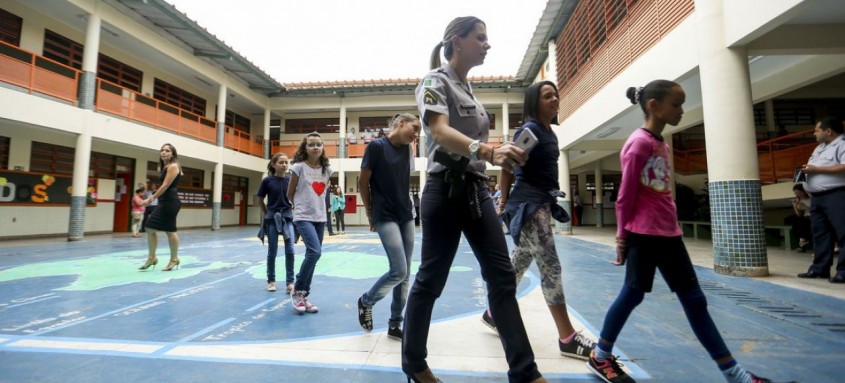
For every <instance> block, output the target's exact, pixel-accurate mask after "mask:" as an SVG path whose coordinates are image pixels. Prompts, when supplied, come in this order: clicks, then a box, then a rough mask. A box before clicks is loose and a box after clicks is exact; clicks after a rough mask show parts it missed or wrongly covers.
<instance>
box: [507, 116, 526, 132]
mask: <svg viewBox="0 0 845 383" xmlns="http://www.w3.org/2000/svg"><path fill="white" fill-rule="evenodd" d="M522 122H523V121H522V113H511V114H508V129H519V128H521V127H522Z"/></svg>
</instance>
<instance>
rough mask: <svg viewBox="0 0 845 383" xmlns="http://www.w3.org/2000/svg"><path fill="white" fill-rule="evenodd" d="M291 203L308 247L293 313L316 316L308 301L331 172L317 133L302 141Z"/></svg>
mask: <svg viewBox="0 0 845 383" xmlns="http://www.w3.org/2000/svg"><path fill="white" fill-rule="evenodd" d="M290 172H291V177H290V185H289V186H288V199H290V201H291V202H292V203H293V223H294V225H296V228H297V230H299V235H301V236H302V241H303V242H304V243H305V258H304V259H303V261H302V264H301V265H300V267H299V273H298V274H296V283H295V284H294V289H293V290H292V291H291V302H292V303H293V310H294V311H295V312H296V313H297V314H302V313H316V312H317V310H318V309H317V306H316V305H314V304H312V303H311V302H309V301H308V295H309V294H310V293H311V278H312V277H313V276H314V269H315V267H316V266H317V260H319V259H320V254H321V252H322V246H323V230H324V229H325V226H326V218H327V217H326V209H327V207H326V194H325V193H328V185H329V178H330V177H331V176H332V169H331V168H330V167H329V158H328V157H326V154H325V151H323V140H322V138H321V137H320V135H319V134H318V133H317V132H314V133H308V134H307V135H305V137H303V138H302V142H301V143H300V144H299V148H298V149H297V150H296V154H295V155H294V157H293V166H291V168H290Z"/></svg>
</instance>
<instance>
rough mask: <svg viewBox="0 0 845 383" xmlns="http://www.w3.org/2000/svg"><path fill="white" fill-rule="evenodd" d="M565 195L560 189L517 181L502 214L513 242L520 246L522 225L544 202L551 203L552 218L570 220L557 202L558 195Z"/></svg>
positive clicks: (560, 220) (563, 220)
mask: <svg viewBox="0 0 845 383" xmlns="http://www.w3.org/2000/svg"><path fill="white" fill-rule="evenodd" d="M565 195H566V193H564V192H562V191H560V190H549V191H544V190H542V189H540V188H538V187H535V186H533V185H531V184H529V183H527V182H517V183H516V185H514V187H513V191H512V192H511V194H510V197H509V198H508V201H507V203H505V212H504V214H502V219H503V220H504V221H505V224H506V225H507V226H508V230H510V233H511V236H512V237H513V243H514V244H516V245H517V246H519V236H520V234H521V233H520V232H521V231H522V227H523V226H524V225H525V222H526V221H527V220H528V218H530V217H531V216H532V215H534V213H536V212H537V210H539V209H540V208H541V207H542V206H543V205H544V204H549V206H550V208H551V212H552V218H554V219H555V220H557V221H559V222H564V223H565V222H569V214H567V213H566V210H564V209H563V208H562V207H561V206H560V205H558V204H557V197H563V196H565Z"/></svg>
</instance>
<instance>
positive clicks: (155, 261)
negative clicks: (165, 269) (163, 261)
mask: <svg viewBox="0 0 845 383" xmlns="http://www.w3.org/2000/svg"><path fill="white" fill-rule="evenodd" d="M157 264H158V258H153V260H152V261H150V259H149V258H147V261H146V262H144V265H143V266H141V267H139V268H138V270H141V271H144V270H146V269H149V268H150V266H152V267H153V270H155V268H156V265H157Z"/></svg>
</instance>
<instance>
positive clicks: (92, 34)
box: [79, 3, 102, 110]
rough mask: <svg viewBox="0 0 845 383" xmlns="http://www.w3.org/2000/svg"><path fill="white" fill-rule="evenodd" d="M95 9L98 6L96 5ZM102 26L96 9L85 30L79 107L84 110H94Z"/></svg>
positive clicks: (90, 16)
mask: <svg viewBox="0 0 845 383" xmlns="http://www.w3.org/2000/svg"><path fill="white" fill-rule="evenodd" d="M98 4H99V3H98ZM95 7H98V6H97V5H95ZM101 25H102V20H101V19H100V15H99V14H98V13H97V12H96V8H95V13H92V14H89V15H88V24H87V26H86V29H85V51H84V52H83V53H82V77H81V78H80V81H79V107H80V108H82V109H89V110H94V95H95V94H96V92H97V57H98V56H99V55H100V26H101Z"/></svg>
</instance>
